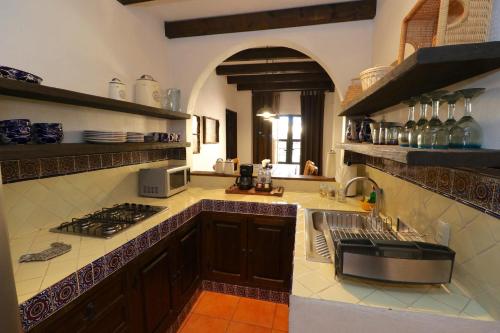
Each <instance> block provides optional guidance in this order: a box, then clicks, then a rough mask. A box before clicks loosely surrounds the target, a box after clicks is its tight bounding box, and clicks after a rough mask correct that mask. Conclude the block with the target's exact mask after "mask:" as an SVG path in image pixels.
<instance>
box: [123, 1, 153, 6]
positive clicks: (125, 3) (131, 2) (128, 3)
mask: <svg viewBox="0 0 500 333" xmlns="http://www.w3.org/2000/svg"><path fill="white" fill-rule="evenodd" d="M151 1H153V0H118V2H119V3H121V4H122V5H124V6H126V5H132V4H134V3H141V2H151Z"/></svg>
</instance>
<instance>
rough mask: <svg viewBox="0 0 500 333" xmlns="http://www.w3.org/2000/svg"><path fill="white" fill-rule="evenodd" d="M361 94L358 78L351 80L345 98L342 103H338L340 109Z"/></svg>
mask: <svg viewBox="0 0 500 333" xmlns="http://www.w3.org/2000/svg"><path fill="white" fill-rule="evenodd" d="M362 92H363V89H362V88H361V81H360V80H359V78H355V79H352V80H351V85H350V86H349V87H347V92H346V93H345V98H344V100H343V101H342V103H340V105H341V106H342V107H345V106H346V105H348V104H349V103H351V102H352V101H353V100H355V99H356V98H358V96H360V95H361V93H362Z"/></svg>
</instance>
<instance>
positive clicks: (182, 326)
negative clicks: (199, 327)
mask: <svg viewBox="0 0 500 333" xmlns="http://www.w3.org/2000/svg"><path fill="white" fill-rule="evenodd" d="M189 317H191V313H188V315H187V316H186V318H185V319H184V321H183V322H182V323H181V326H180V327H179V330H178V332H180V331H182V329H183V328H184V326H186V323H187V322H188V321H189Z"/></svg>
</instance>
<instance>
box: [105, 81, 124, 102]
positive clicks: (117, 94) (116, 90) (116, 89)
mask: <svg viewBox="0 0 500 333" xmlns="http://www.w3.org/2000/svg"><path fill="white" fill-rule="evenodd" d="M125 87H126V86H125V83H123V82H122V81H121V80H120V79H117V78H114V79H113V80H111V81H110V82H109V89H108V95H109V98H113V99H118V100H120V101H126V100H127V93H126V91H125Z"/></svg>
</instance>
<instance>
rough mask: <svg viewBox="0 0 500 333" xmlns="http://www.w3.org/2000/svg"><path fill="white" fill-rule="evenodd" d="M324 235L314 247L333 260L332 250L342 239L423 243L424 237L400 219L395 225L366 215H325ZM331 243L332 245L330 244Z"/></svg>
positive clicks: (320, 236)
mask: <svg viewBox="0 0 500 333" xmlns="http://www.w3.org/2000/svg"><path fill="white" fill-rule="evenodd" d="M323 221H324V223H322V231H323V233H322V234H318V235H316V237H315V239H314V247H315V250H316V252H317V253H318V254H319V255H321V256H323V257H324V258H327V260H331V250H330V249H329V246H330V247H332V250H333V248H334V244H335V242H337V241H339V240H340V239H373V240H400V241H416V242H423V241H424V236H425V235H421V234H420V233H418V232H417V231H416V230H415V229H413V228H411V227H410V226H408V225H407V224H405V223H404V222H403V221H401V220H400V219H399V218H398V219H397V220H396V223H394V221H393V219H392V218H391V217H390V216H388V217H378V218H372V217H371V216H368V215H366V214H361V213H360V214H345V215H342V214H338V215H333V216H332V215H328V214H325V215H324V219H323ZM328 243H330V244H328Z"/></svg>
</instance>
